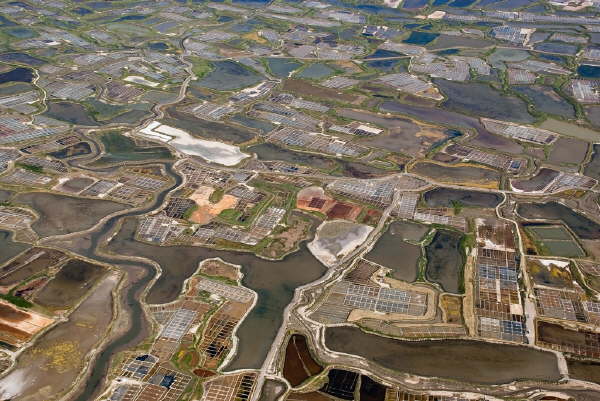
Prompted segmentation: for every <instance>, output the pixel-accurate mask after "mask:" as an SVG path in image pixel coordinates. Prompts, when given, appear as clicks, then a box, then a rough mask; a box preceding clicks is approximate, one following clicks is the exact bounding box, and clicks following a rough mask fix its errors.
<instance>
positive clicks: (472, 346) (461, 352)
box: [325, 327, 560, 384]
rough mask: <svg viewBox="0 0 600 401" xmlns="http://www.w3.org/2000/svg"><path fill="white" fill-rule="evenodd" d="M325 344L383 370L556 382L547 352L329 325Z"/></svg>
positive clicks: (499, 380) (501, 380)
mask: <svg viewBox="0 0 600 401" xmlns="http://www.w3.org/2000/svg"><path fill="white" fill-rule="evenodd" d="M325 344H326V345H327V347H328V348H329V349H331V350H334V351H339V352H345V353H349V354H354V355H359V356H362V357H364V358H367V359H369V360H370V361H373V362H375V363H377V364H379V365H381V366H383V367H385V368H388V369H392V370H396V371H400V372H408V373H411V374H416V375H420V376H436V377H443V378H447V379H452V380H459V381H464V382H469V383H478V384H502V383H508V382H511V381H514V380H548V381H556V380H558V379H559V378H560V374H559V372H558V365H557V361H556V357H555V356H554V354H552V353H550V352H544V351H537V350H534V349H531V348H527V347H524V346H517V345H504V344H491V343H486V342H482V341H474V340H440V341H401V340H395V339H391V338H386V337H380V336H377V335H373V334H367V333H364V332H362V331H360V329H357V328H354V327H331V328H328V329H327V330H326V332H325Z"/></svg>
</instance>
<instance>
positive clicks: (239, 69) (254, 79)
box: [198, 60, 263, 91]
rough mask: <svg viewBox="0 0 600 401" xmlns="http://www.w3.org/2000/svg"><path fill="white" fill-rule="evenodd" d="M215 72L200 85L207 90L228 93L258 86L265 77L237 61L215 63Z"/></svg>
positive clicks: (207, 76)
mask: <svg viewBox="0 0 600 401" xmlns="http://www.w3.org/2000/svg"><path fill="white" fill-rule="evenodd" d="M213 66H214V70H212V71H211V72H210V73H208V75H206V76H205V77H204V78H203V79H202V80H201V81H200V82H199V83H198V85H199V86H203V87H205V88H210V89H216V90H221V91H228V90H234V89H241V88H245V87H247V86H251V85H256V84H258V83H259V82H260V81H262V80H263V77H262V76H261V75H259V74H257V73H256V72H254V71H251V70H249V69H248V68H246V67H244V66H243V65H242V64H240V63H236V62H235V61H231V60H225V61H214V62H213Z"/></svg>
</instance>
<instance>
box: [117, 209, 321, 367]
mask: <svg viewBox="0 0 600 401" xmlns="http://www.w3.org/2000/svg"><path fill="white" fill-rule="evenodd" d="M135 224H136V222H135V220H133V219H128V220H127V221H126V222H125V223H124V224H123V227H122V229H121V231H120V232H119V234H118V235H117V236H115V238H114V239H113V240H112V241H111V243H110V244H109V246H108V250H109V251H110V252H114V253H116V254H119V255H130V256H142V257H146V258H148V259H151V260H154V261H156V262H157V263H158V264H160V265H161V268H162V274H161V276H160V277H159V279H158V280H157V282H156V283H155V284H154V286H153V287H152V288H151V289H150V291H149V293H148V296H147V298H146V301H147V302H149V303H165V302H170V301H173V300H174V299H176V298H177V296H178V295H179V293H180V291H181V288H182V285H183V282H184V280H185V279H187V278H188V277H189V276H190V275H192V274H193V273H194V272H195V271H196V269H197V268H198V263H199V262H201V261H202V260H204V259H208V258H214V257H220V258H222V259H224V260H225V261H227V262H230V263H233V264H238V265H241V266H242V272H243V273H244V279H243V281H242V282H243V284H244V286H246V287H248V288H251V289H253V290H254V291H256V292H257V293H258V301H257V305H256V307H255V308H254V309H253V310H252V311H251V312H250V314H249V315H248V317H247V318H246V319H245V320H244V322H243V323H242V324H241V326H240V328H239V330H238V332H237V335H238V337H239V339H240V342H239V350H238V353H237V355H236V357H235V358H234V360H233V361H232V362H231V363H230V365H229V366H228V367H227V369H228V370H234V369H241V368H259V367H260V366H261V365H262V363H263V361H264V359H265V357H266V355H267V353H268V351H269V349H270V347H271V344H272V341H273V339H274V338H275V336H276V335H277V331H278V330H279V327H280V326H281V324H282V321H283V310H284V308H285V307H286V305H287V304H289V303H290V301H291V300H292V298H293V295H294V290H295V288H297V287H299V286H301V285H304V284H306V283H309V282H311V281H314V280H316V279H318V278H319V277H321V276H322V275H323V274H324V273H325V267H324V266H323V265H321V264H320V263H319V262H318V261H317V260H316V259H315V258H314V257H313V256H312V254H311V253H310V252H309V251H308V250H307V249H306V247H305V246H302V247H301V250H300V251H298V252H296V253H295V254H292V255H289V256H288V257H286V258H285V259H283V260H281V261H277V262H272V261H267V260H263V259H260V258H257V257H255V256H254V255H251V254H247V253H237V252H227V251H218V250H212V249H206V248H199V247H191V246H171V247H159V246H155V245H149V244H145V243H141V242H138V241H136V240H135V239H134V238H133V236H134V232H135ZM299 267H301V268H299Z"/></svg>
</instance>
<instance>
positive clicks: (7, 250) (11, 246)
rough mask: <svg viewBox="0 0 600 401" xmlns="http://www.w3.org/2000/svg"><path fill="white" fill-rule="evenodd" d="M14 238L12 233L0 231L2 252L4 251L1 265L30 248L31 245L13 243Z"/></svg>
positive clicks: (0, 258) (0, 248) (0, 255)
mask: <svg viewBox="0 0 600 401" xmlns="http://www.w3.org/2000/svg"><path fill="white" fill-rule="evenodd" d="M12 236H13V235H12V233H11V232H10V231H4V230H0V250H2V252H0V264H2V263H4V262H6V261H8V260H10V259H12V258H14V257H15V256H17V255H18V254H20V253H21V252H23V251H24V250H25V249H28V248H29V245H26V244H22V243H20V242H13V241H12Z"/></svg>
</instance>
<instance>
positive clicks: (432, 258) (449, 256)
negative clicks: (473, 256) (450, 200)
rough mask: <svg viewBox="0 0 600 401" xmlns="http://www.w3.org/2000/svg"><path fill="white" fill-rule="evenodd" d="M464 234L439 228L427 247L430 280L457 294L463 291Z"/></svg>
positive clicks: (427, 274)
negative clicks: (462, 242)
mask: <svg viewBox="0 0 600 401" xmlns="http://www.w3.org/2000/svg"><path fill="white" fill-rule="evenodd" d="M462 237H463V235H462V234H461V233H458V232H455V231H450V230H439V231H438V232H437V233H436V234H435V236H434V237H433V240H432V241H431V243H430V244H429V245H427V247H425V253H426V255H427V270H426V272H425V275H426V276H427V279H428V280H429V281H432V282H435V283H438V284H440V285H441V286H442V288H443V289H444V290H445V291H448V292H452V293H454V294H457V293H459V292H461V287H462V275H461V274H460V273H461V270H462V267H463V265H464V263H465V257H464V255H463V253H462V250H461V249H460V241H461V239H462Z"/></svg>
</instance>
